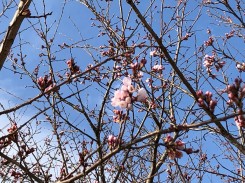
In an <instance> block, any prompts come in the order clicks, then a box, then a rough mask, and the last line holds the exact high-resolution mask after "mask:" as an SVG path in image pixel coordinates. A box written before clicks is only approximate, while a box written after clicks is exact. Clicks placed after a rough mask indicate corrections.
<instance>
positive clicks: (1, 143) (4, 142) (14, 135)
mask: <svg viewBox="0 0 245 183" xmlns="http://www.w3.org/2000/svg"><path fill="white" fill-rule="evenodd" d="M17 130H18V127H17V124H16V123H13V124H12V125H11V127H10V128H9V129H8V133H9V134H8V135H6V136H3V137H1V138H0V150H1V149H2V148H5V147H7V146H8V145H10V144H11V143H12V141H14V142H17V140H18V131H17Z"/></svg>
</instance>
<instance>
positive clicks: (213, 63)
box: [203, 54, 225, 78]
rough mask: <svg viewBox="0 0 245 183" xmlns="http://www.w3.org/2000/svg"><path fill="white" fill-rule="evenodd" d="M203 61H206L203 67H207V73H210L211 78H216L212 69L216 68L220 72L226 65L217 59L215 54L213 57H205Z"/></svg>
mask: <svg viewBox="0 0 245 183" xmlns="http://www.w3.org/2000/svg"><path fill="white" fill-rule="evenodd" d="M203 60H204V61H203V65H204V67H206V71H207V72H208V74H209V76H211V77H212V78H215V77H216V76H215V75H214V74H213V73H212V67H215V69H216V71H219V70H220V69H222V68H223V66H224V65H225V62H224V61H220V60H219V59H217V58H216V56H215V54H213V55H212V56H210V55H205V56H204V59H203Z"/></svg>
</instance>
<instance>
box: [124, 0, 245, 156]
mask: <svg viewBox="0 0 245 183" xmlns="http://www.w3.org/2000/svg"><path fill="white" fill-rule="evenodd" d="M127 3H128V4H129V5H130V6H131V7H132V9H133V10H134V12H135V13H136V15H137V16H138V18H139V19H140V21H141V22H142V24H143V25H144V27H145V28H146V29H147V30H148V32H149V33H150V34H151V35H152V37H153V38H154V39H155V41H156V42H157V44H158V45H159V48H160V49H161V51H162V52H163V53H164V55H165V57H166V59H167V61H168V62H169V64H170V65H171V66H172V68H173V70H174V71H175V72H176V73H177V75H178V76H179V78H180V80H181V81H182V82H183V83H184V85H185V86H186V87H187V89H188V90H189V91H190V92H191V94H192V95H193V97H194V98H195V100H196V101H197V100H198V97H197V95H196V91H195V90H194V89H193V87H192V86H191V84H190V83H189V82H188V81H187V79H186V78H185V76H184V74H183V73H182V72H181V71H180V69H179V68H178V66H177V64H176V63H175V62H174V60H173V59H172V57H171V56H170V55H169V53H168V50H167V48H166V47H165V46H164V45H163V43H162V39H161V38H159V37H158V35H157V34H156V33H155V31H154V30H153V29H152V27H151V26H150V25H149V24H148V23H147V21H146V20H145V18H144V17H143V15H142V14H141V13H140V11H139V9H138V8H137V7H136V6H135V4H134V2H133V1H132V0H127ZM203 110H204V111H205V112H206V113H207V115H209V116H210V118H211V119H213V120H215V119H217V117H216V116H215V115H214V114H213V112H211V111H210V110H209V109H208V108H203ZM215 124H216V125H217V127H218V128H219V131H220V134H222V135H223V136H224V137H225V138H226V139H228V140H229V141H230V142H231V143H232V144H233V145H234V146H235V147H236V148H237V149H239V150H240V151H241V152H242V153H243V154H245V147H244V146H243V145H241V144H240V143H239V142H238V141H237V140H236V139H235V138H234V137H233V136H232V135H231V134H230V133H229V132H228V131H227V130H226V129H225V128H224V127H223V126H222V124H221V123H219V122H216V123H215Z"/></svg>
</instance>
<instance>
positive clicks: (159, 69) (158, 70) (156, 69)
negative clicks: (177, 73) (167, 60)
mask: <svg viewBox="0 0 245 183" xmlns="http://www.w3.org/2000/svg"><path fill="white" fill-rule="evenodd" d="M164 69H165V68H164V67H163V66H162V65H154V66H153V67H152V71H154V72H160V71H162V70H164Z"/></svg>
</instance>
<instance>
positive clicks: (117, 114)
mask: <svg viewBox="0 0 245 183" xmlns="http://www.w3.org/2000/svg"><path fill="white" fill-rule="evenodd" d="M113 113H114V116H113V121H114V122H116V123H121V122H125V121H126V120H128V119H129V117H128V116H127V114H125V113H123V111H122V110H116V109H115V110H113Z"/></svg>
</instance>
